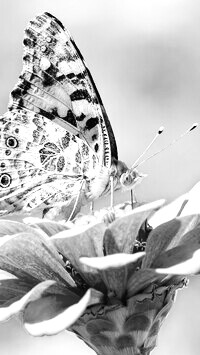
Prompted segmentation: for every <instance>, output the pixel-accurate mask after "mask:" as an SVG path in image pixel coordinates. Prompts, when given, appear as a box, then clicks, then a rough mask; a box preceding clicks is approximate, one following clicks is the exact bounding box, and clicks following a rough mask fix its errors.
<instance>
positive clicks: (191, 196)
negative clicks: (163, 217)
mask: <svg viewBox="0 0 200 355" xmlns="http://www.w3.org/2000/svg"><path fill="white" fill-rule="evenodd" d="M189 214H200V182H198V183H197V184H196V185H194V187H193V188H192V189H191V190H190V191H189V192H188V194H187V203H185V206H184V207H183V209H182V211H180V216H187V215H189Z"/></svg>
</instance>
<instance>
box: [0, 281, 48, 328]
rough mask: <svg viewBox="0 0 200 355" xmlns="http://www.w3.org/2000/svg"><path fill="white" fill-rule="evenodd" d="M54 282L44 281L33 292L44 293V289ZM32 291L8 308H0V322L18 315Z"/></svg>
mask: <svg viewBox="0 0 200 355" xmlns="http://www.w3.org/2000/svg"><path fill="white" fill-rule="evenodd" d="M53 284H54V281H45V282H43V283H41V284H39V285H37V286H36V287H35V288H34V290H35V292H38V291H39V289H40V290H41V288H42V290H43V291H44V289H47V288H49V286H51V285H53ZM32 293H33V290H31V291H29V292H28V293H26V294H25V296H23V297H22V298H21V299H20V300H17V301H16V302H14V303H12V304H11V305H9V306H7V307H6V306H5V307H3V308H0V321H5V320H8V319H10V318H11V317H12V316H14V315H15V314H17V313H19V312H20V311H22V310H23V308H24V307H25V306H26V304H27V302H28V300H29V298H30V296H31V295H32Z"/></svg>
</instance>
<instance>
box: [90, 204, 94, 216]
mask: <svg viewBox="0 0 200 355" xmlns="http://www.w3.org/2000/svg"><path fill="white" fill-rule="evenodd" d="M90 213H91V215H93V214H94V201H92V202H91V204H90Z"/></svg>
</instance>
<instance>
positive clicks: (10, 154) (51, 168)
mask: <svg viewBox="0 0 200 355" xmlns="http://www.w3.org/2000/svg"><path fill="white" fill-rule="evenodd" d="M0 126H1V140H0V172H1V173H0V209H1V211H4V212H5V211H6V212H7V213H9V212H13V211H18V210H21V209H23V210H24V211H26V212H28V211H30V210H31V209H33V208H36V207H39V206H41V205H42V204H46V207H47V206H49V205H52V204H53V205H54V206H55V205H61V204H62V203H65V204H66V203H67V204H69V203H70V202H71V201H74V200H75V198H76V196H78V194H79V193H80V190H81V186H82V181H83V178H84V174H85V173H87V172H88V171H91V172H92V171H93V176H91V178H94V176H95V174H96V172H97V170H98V169H99V168H98V166H99V162H98V158H97V156H96V154H95V153H94V152H93V150H92V149H91V148H90V147H88V145H87V144H86V143H85V142H84V141H83V140H81V139H80V138H78V137H76V136H75V135H74V134H72V133H70V132H68V131H65V130H64V129H63V128H62V127H60V126H58V125H55V124H54V123H52V122H51V121H49V120H48V119H47V118H46V117H44V116H41V115H39V114H35V113H34V112H31V111H27V110H25V109H20V110H17V109H15V110H12V112H7V113H6V114H5V115H4V116H2V117H1V118H0ZM44 207H45V206H43V207H42V208H44Z"/></svg>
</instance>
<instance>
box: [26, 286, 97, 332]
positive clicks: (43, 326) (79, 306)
mask: <svg viewBox="0 0 200 355" xmlns="http://www.w3.org/2000/svg"><path fill="white" fill-rule="evenodd" d="M44 301H46V302H42V303H41V302H39V303H37V304H36V307H37V309H38V307H39V310H40V312H41V313H42V312H43V309H44V310H45V312H46V311H48V309H50V310H51V307H52V299H48V300H44ZM55 301H56V299H55ZM90 301H91V291H90V290H88V291H87V292H86V293H85V295H84V296H83V297H82V298H81V300H80V301H79V302H78V303H76V304H73V305H72V306H70V307H68V308H67V309H65V310H63V311H62V312H61V313H60V312H56V313H57V314H56V315H54V316H53V318H51V319H48V320H41V321H38V322H37V319H35V315H34V309H35V307H34V308H33V309H30V308H32V305H28V306H27V308H26V310H25V313H24V325H25V328H26V329H27V331H28V332H29V333H30V334H31V335H34V336H42V335H54V334H58V333H60V332H61V331H63V330H65V329H67V328H69V327H70V326H71V325H72V324H73V323H75V322H76V320H77V319H78V318H79V317H80V316H81V315H82V314H83V312H84V311H85V310H86V308H87V306H88V305H89V303H90ZM58 310H59V307H58ZM59 311H60V310H59ZM36 318H37V317H36Z"/></svg>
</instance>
